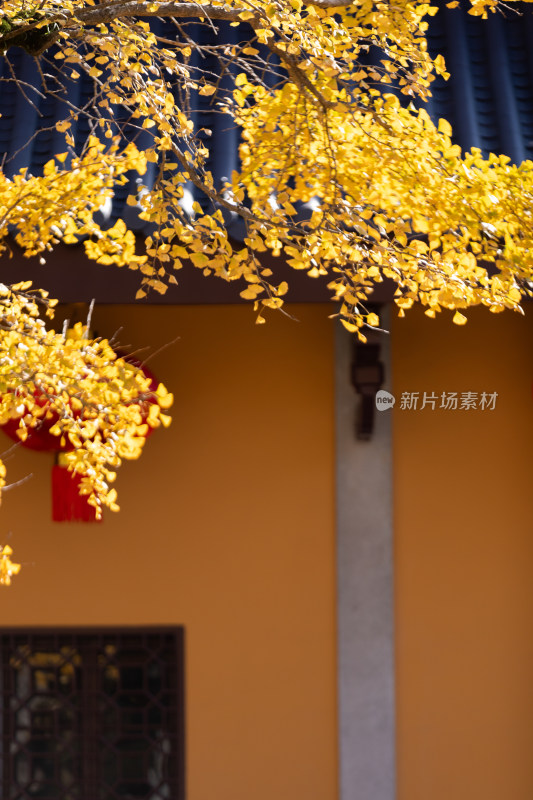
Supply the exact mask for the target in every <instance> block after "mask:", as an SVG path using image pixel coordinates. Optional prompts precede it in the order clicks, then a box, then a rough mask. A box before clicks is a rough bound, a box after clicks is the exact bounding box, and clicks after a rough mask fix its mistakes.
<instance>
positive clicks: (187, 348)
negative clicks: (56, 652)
mask: <svg viewBox="0 0 533 800" xmlns="http://www.w3.org/2000/svg"><path fill="white" fill-rule="evenodd" d="M291 311H292V313H294V314H295V315H296V316H297V317H298V319H299V320H300V321H299V322H294V321H291V320H289V319H288V318H286V317H283V316H281V315H272V318H271V319H270V320H269V322H268V323H267V324H266V325H263V326H256V325H254V318H253V313H252V312H251V310H250V308H247V307H194V308H192V307H179V308H176V307H174V308H171V307H164V308H161V307H160V308H153V307H152V308H151V307H144V308H140V307H132V306H128V307H126V306H124V307H103V308H99V309H97V310H96V312H95V316H94V327H95V329H96V330H97V332H98V333H99V334H100V335H111V334H112V333H113V332H114V331H115V330H116V329H117V328H119V327H120V326H122V325H123V326H124V329H123V331H122V332H121V333H120V335H119V339H120V341H121V342H122V343H124V344H131V345H134V346H139V345H144V344H146V345H149V346H151V347H152V348H158V347H160V346H162V345H165V344H166V343H168V342H170V341H172V340H173V339H175V337H176V336H179V337H180V338H179V341H177V342H176V343H175V344H173V345H171V346H169V347H167V348H166V349H164V350H163V351H162V352H161V353H160V354H159V355H157V356H156V358H154V359H153V360H152V361H151V362H150V366H151V367H152V368H153V369H154V371H155V372H156V373H157V375H158V376H159V377H160V379H162V380H164V381H165V383H166V385H167V386H168V388H169V389H170V390H171V391H173V392H174V393H175V396H176V403H175V407H174V409H173V415H174V422H173V425H172V426H171V428H170V429H169V430H168V431H164V432H163V431H161V432H156V433H155V434H154V435H153V437H152V438H151V439H150V441H149V442H148V444H147V447H146V452H145V454H144V456H143V458H142V460H141V461H139V462H136V463H133V464H126V465H125V466H124V468H123V470H122V474H121V475H120V477H119V479H118V481H117V488H118V490H119V501H120V503H121V506H122V510H121V512H120V514H119V515H110V514H108V515H107V516H106V519H105V522H104V523H103V524H102V525H90V524H85V525H83V524H78V525H72V524H65V523H63V524H57V523H56V524H53V523H52V522H50V487H49V481H50V466H51V456H49V455H47V454H32V453H28V452H25V451H24V450H23V449H22V448H19V451H18V452H17V453H16V454H15V456H14V457H13V458H12V459H10V461H9V462H8V468H9V477H10V478H11V479H12V480H14V479H18V478H21V477H23V476H24V475H26V474H27V473H29V472H33V474H34V475H33V478H32V480H31V481H29V482H28V483H26V484H24V485H22V486H20V487H18V488H17V489H15V490H13V491H11V492H9V493H7V494H6V495H5V500H4V504H3V506H2V511H1V514H2V531H3V532H4V534H5V533H7V532H8V531H12V538H11V540H10V543H11V544H12V546H13V547H14V549H15V554H16V557H17V560H21V561H22V562H24V569H23V571H22V573H21V574H20V576H19V577H18V578H17V579H16V580H15V581H14V583H13V585H12V587H11V588H10V589H9V590H5V591H2V593H1V597H0V619H1V624H2V626H6V625H47V626H50V625H58V626H60V625H77V626H83V625H119V624H129V625H136V624H139V625H141V624H142V625H147V624H176V623H180V624H183V625H184V626H185V629H186V683H187V688H186V699H187V723H186V728H187V745H186V747H187V775H188V795H187V796H188V800H208V799H209V800H211V798H212V799H213V800H251V798H253V800H273V798H275V799H276V800H300V798H301V799H302V800H303V798H305V800H334V799H335V798H336V796H337V789H336V771H337V769H336V751H337V749H336V710H335V706H336V689H335V670H336V664H335V574H334V572H335V568H334V562H335V549H334V477H333V475H334V469H333V462H334V453H333V439H334V437H333V329H332V325H331V322H330V321H329V320H328V319H327V314H328V311H329V308H328V306H323V305H322V306H298V307H293V308H292V309H291Z"/></svg>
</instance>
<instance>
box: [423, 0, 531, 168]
mask: <svg viewBox="0 0 533 800" xmlns="http://www.w3.org/2000/svg"><path fill="white" fill-rule="evenodd" d="M510 6H511V7H510V8H509V9H508V10H507V11H506V12H505V16H504V15H503V14H501V13H498V14H490V15H489V18H488V19H487V20H481V19H480V18H479V17H473V16H471V15H470V14H467V13H466V12H465V11H459V10H456V9H453V10H452V9H447V8H444V9H442V10H441V11H440V12H439V13H438V14H437V15H436V16H435V17H434V18H432V20H431V23H430V28H429V31H428V45H429V49H430V52H431V53H432V54H433V55H436V54H437V53H442V55H443V56H444V58H445V59H446V65H447V68H448V71H449V72H450V74H451V77H450V79H449V80H448V81H446V82H445V81H443V80H442V79H439V80H438V81H436V82H435V83H434V84H433V87H432V92H433V97H432V99H431V100H430V102H429V103H428V111H429V112H430V114H431V116H432V117H434V118H435V119H436V118H438V117H444V118H445V119H447V120H448V121H449V122H450V123H451V125H452V128H453V131H454V138H455V141H456V142H457V143H458V144H460V145H461V147H462V148H464V149H470V147H479V148H481V150H483V151H484V152H485V153H488V152H493V153H505V154H506V155H508V156H510V157H511V159H512V160H513V161H514V162H516V163H519V162H521V161H524V159H526V158H531V157H532V156H533V14H532V9H531V7H528V5H527V4H525V3H524V4H515V3H511V4H510ZM515 9H516V10H515ZM517 12H520V13H517Z"/></svg>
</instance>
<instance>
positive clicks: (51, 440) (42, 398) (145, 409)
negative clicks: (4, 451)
mask: <svg viewBox="0 0 533 800" xmlns="http://www.w3.org/2000/svg"><path fill="white" fill-rule="evenodd" d="M115 352H116V354H117V358H123V359H124V360H125V361H127V362H129V363H130V364H133V365H134V366H135V367H137V368H138V369H140V370H141V371H142V372H143V373H144V376H145V377H146V378H149V379H150V386H149V389H150V391H154V392H155V390H156V389H157V386H158V381H157V379H156V377H155V376H154V374H153V373H152V372H151V370H150V369H148V367H146V366H145V365H144V364H142V362H140V361H138V360H137V359H136V358H135V357H134V356H130V355H128V354H126V353H124V352H122V351H120V350H116V351H115ZM34 398H35V402H36V403H37V404H38V405H40V406H41V407H42V408H45V407H46V405H47V404H48V400H47V398H46V395H45V393H44V392H42V391H39V390H36V391H35V392H34ZM154 402H156V401H155V400H151V399H147V400H146V401H144V403H143V404H142V405H141V415H142V418H143V420H146V419H148V415H149V411H150V405H152V403H154ZM24 413H26V411H25V409H24V411H22V412H21V414H20V416H18V417H15V418H13V419H10V420H8V421H7V422H6V423H5V424H3V425H2V426H0V430H2V431H4V433H5V434H7V436H9V438H10V439H12V440H13V441H14V442H17V443H18V444H21V445H22V446H23V447H27V448H28V449H30V450H35V451H40V452H54V453H56V457H55V464H54V466H53V468H52V520H53V521H54V522H98V521H101V520H98V519H97V517H96V509H95V507H94V506H92V505H90V504H89V502H88V495H80V485H81V483H82V480H83V475H80V474H79V473H75V472H70V471H69V470H68V469H67V467H66V465H64V464H63V463H62V458H61V454H62V453H65V452H68V451H70V450H73V448H74V446H73V445H72V444H71V442H70V441H69V440H68V439H67V438H66V437H64V436H54V435H53V434H52V433H50V429H51V428H52V427H53V426H54V425H55V424H56V422H57V421H58V419H59V417H58V415H57V414H56V413H55V412H48V413H47V414H45V415H44V416H43V417H42V418H41V420H40V422H39V424H38V425H37V426H36V427H35V428H32V429H31V430H29V432H28V436H27V438H26V439H25V441H22V440H21V439H20V437H19V436H18V435H17V430H18V428H19V422H20V419H21V418H22V416H23V415H24ZM152 430H153V428H150V427H148V428H147V431H146V433H145V438H148V436H150V434H151V433H152Z"/></svg>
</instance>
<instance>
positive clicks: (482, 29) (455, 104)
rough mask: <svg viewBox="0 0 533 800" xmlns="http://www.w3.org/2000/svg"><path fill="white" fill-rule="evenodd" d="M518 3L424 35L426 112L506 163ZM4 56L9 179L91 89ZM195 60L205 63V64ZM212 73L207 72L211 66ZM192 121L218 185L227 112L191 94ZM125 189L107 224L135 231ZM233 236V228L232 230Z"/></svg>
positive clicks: (520, 135) (528, 129)
mask: <svg viewBox="0 0 533 800" xmlns="http://www.w3.org/2000/svg"><path fill="white" fill-rule="evenodd" d="M512 6H513V8H516V7H518V6H517V5H516V4H512ZM519 9H520V12H522V14H523V15H522V16H519V15H518V14H517V13H516V12H515V11H513V10H512V9H509V10H508V11H506V13H505V16H504V15H502V14H500V13H499V14H491V15H489V19H488V20H486V21H484V20H480V19H479V18H477V17H473V16H471V15H469V14H467V13H466V12H465V11H463V10H459V9H454V10H450V9H446V8H444V9H443V10H442V11H440V12H439V13H438V14H437V15H436V16H435V17H433V18H431V19H430V21H429V22H430V27H429V31H428V45H429V48H430V51H431V53H432V54H433V55H436V54H437V53H442V55H444V57H445V59H446V63H447V67H448V71H449V72H450V73H451V77H450V79H449V81H447V82H445V81H443V80H442V79H439V80H437V81H436V82H435V83H434V84H433V87H432V91H433V97H432V99H431V100H430V102H429V103H428V111H429V112H430V114H431V116H432V117H433V118H434V119H435V120H437V119H438V118H440V117H444V118H445V119H448V120H449V121H450V123H451V124H452V127H453V130H454V139H455V141H456V142H457V143H458V144H459V145H460V146H461V147H462V148H464V149H469V148H470V147H472V146H475V147H480V148H481V149H482V150H483V151H484V152H485V153H488V152H491V151H492V152H497V153H505V154H507V155H509V156H510V157H511V159H512V160H513V161H515V162H520V161H523V160H524V159H526V158H532V157H533V9H531V7H529V6H528V4H523V5H521V6H519ZM157 24H158V25H160V26H161V27H160V29H159V30H158V31H157V32H158V33H159V34H160V35H163V36H166V37H167V38H170V37H171V36H172V35H173V30H174V29H173V27H172V25H171V24H170V23H163V22H158V23H157ZM192 32H193V29H192V28H190V29H189V33H192ZM197 34H198V37H199V39H200V41H201V43H203V44H206V45H207V44H210V43H212V41H211V38H212V37H213V36H214V35H215V34H214V32H212V31H211V30H210V29H209V28H207V27H205V26H198V27H197ZM220 35H221V36H223V37H224V38H225V40H226V41H228V42H229V43H231V42H232V41H237V38H236V37H239V38H240V39H241V40H242V37H243V33H242V29H240V28H235V27H231V26H229V25H226V24H225V25H224V26H223V30H222V31H221V34H220ZM194 57H195V56H194V55H193V58H194ZM9 60H10V62H11V64H12V68H13V70H14V72H15V73H16V75H17V77H18V78H19V79H20V80H21V81H22V82H23V84H24V86H25V87H27V88H26V89H25V92H24V94H25V95H26V96H24V94H23V93H21V92H20V91H17V89H16V88H15V86H14V84H13V82H12V81H11V80H9V79H10V78H11V77H12V73H11V70H10V67H9V65H8V64H7V60H6V59H2V58H0V78H1V79H3V80H0V113H1V115H2V116H1V117H0V159H1V158H2V156H3V154H5V158H4V170H5V172H6V173H7V174H9V175H12V174H13V173H14V172H17V171H18V170H19V169H20V168H21V167H23V166H28V167H29V168H30V170H31V171H32V172H33V173H34V174H38V173H39V170H40V169H42V167H43V165H44V164H45V163H46V161H48V160H49V159H50V158H51V157H52V155H53V154H54V153H55V152H61V150H63V149H64V139H63V137H62V135H61V134H58V133H57V132H56V130H55V127H54V125H55V122H56V121H58V120H59V119H62V118H63V117H64V116H65V99H66V96H67V95H68V99H69V100H70V101H71V102H72V103H73V105H75V106H80V105H83V102H84V100H86V99H88V97H89V96H90V94H91V92H92V81H91V79H89V78H88V77H86V76H82V77H81V78H80V79H79V80H78V81H76V82H72V83H69V85H68V86H66V87H64V88H63V89H61V87H60V86H59V85H58V91H57V94H55V95H54V96H50V95H44V94H41V93H40V92H39V90H38V88H36V89H34V90H31V88H30V87H31V86H34V87H39V85H40V78H39V73H38V70H37V66H36V62H35V60H34V59H33V58H31V57H29V56H27V55H26V54H25V53H23V51H21V50H19V49H17V48H13V49H12V50H10V51H9ZM202 66H203V68H207V69H209V67H210V65H209V63H208V62H207V61H205V60H204V61H203V62H202ZM212 70H213V71H214V72H215V73H216V72H217V64H216V63H213V65H212ZM195 123H196V124H197V125H198V127H202V128H205V129H209V130H211V131H212V133H211V135H209V134H205V135H206V136H208V137H209V142H208V145H209V149H210V153H211V155H210V164H209V168H210V170H211V172H212V173H213V176H214V178H215V181H216V182H219V181H221V180H222V178H224V177H225V176H228V175H230V174H231V171H232V170H233V169H235V168H236V167H237V144H238V136H237V132H236V131H235V129H232V128H231V121H230V119H229V117H227V116H224V115H222V114H218V113H215V112H214V111H213V107H212V105H211V98H209V97H205V98H198V107H197V109H196V112H195ZM78 125H79V129H78V131H77V138H79V140H80V142H81V141H83V140H84V139H85V137H86V136H87V134H88V132H89V123H88V122H87V120H86V119H84V118H82V117H80V120H79V122H78ZM150 170H151V171H150V172H149V173H148V175H146V176H144V177H143V179H142V182H143V183H150V182H151V181H153V179H154V177H155V172H156V167H155V165H150ZM133 188H134V187H133V186H132V185H129V186H124V187H119V188H118V190H117V195H116V197H115V201H114V203H113V207H112V208H110V209H108V211H107V213H108V214H110V219H111V220H112V219H114V218H116V217H117V216H119V215H120V216H122V217H123V218H124V219H125V220H126V221H127V223H128V224H129V225H131V226H132V227H133V228H134V229H137V230H139V229H143V228H146V224H145V223H143V222H142V221H141V220H139V219H138V216H137V214H136V210H135V209H134V208H130V207H128V206H126V205H125V198H126V196H127V195H128V194H129V193H131V192H132V190H133ZM189 191H190V196H189V202H192V200H193V199H194V200H198V201H199V202H203V200H202V198H200V197H197V196H196V190H195V188H194V187H193V186H190V187H189ZM104 213H105V212H104ZM238 233H239V231H238V228H235V231H234V234H235V235H237V236H238Z"/></svg>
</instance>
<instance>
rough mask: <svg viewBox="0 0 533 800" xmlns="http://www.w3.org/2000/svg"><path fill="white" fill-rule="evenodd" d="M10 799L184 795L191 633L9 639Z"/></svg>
mask: <svg viewBox="0 0 533 800" xmlns="http://www.w3.org/2000/svg"><path fill="white" fill-rule="evenodd" d="M0 644H1V657H2V662H1V689H2V691H1V695H0V702H1V715H0V719H1V744H2V751H1V757H0V770H1V774H0V786H1V787H2V797H3V798H5V800H30V798H39V799H40V800H182V799H183V796H184V789H183V782H184V781H183V774H184V771H183V752H184V748H183V632H182V630H181V629H172V630H168V629H166V630H154V629H149V630H144V631H136V632H129V631H128V632H126V631H111V630H105V631H101V632H93V631H90V632H89V631H87V632H83V633H76V632H64V631H63V632H48V631H37V632H27V631H12V632H10V633H5V634H2V635H1V636H0Z"/></svg>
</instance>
